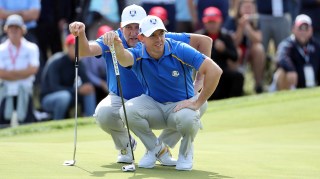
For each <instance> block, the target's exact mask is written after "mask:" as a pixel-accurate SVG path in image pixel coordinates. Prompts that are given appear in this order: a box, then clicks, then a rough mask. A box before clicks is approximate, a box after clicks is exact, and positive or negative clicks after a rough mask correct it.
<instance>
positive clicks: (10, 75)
mask: <svg viewBox="0 0 320 179" xmlns="http://www.w3.org/2000/svg"><path fill="white" fill-rule="evenodd" d="M37 71H38V67H35V66H29V67H28V68H27V69H23V70H10V71H7V70H0V78H2V79H4V80H8V81H15V80H21V79H25V78H28V77H29V76H31V75H34V74H36V73H37Z"/></svg>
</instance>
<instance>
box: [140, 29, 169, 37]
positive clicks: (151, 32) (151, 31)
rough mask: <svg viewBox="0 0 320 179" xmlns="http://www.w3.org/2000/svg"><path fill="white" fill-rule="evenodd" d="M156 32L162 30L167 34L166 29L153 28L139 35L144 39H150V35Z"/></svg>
mask: <svg viewBox="0 0 320 179" xmlns="http://www.w3.org/2000/svg"><path fill="white" fill-rule="evenodd" d="M156 30H164V31H165V32H168V31H167V29H166V28H159V27H154V28H151V29H149V30H147V31H146V32H144V33H141V34H143V35H144V36H146V37H150V35H152V34H153V32H155V31H156Z"/></svg>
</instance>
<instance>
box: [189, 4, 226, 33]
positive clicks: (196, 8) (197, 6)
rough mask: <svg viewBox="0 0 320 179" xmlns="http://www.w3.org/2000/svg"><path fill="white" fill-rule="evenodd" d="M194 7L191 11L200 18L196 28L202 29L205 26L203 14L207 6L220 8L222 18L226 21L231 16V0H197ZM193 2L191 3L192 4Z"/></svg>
mask: <svg viewBox="0 0 320 179" xmlns="http://www.w3.org/2000/svg"><path fill="white" fill-rule="evenodd" d="M189 1H194V0H189ZM195 2H196V3H195V4H194V8H191V9H193V10H192V11H193V12H191V14H192V15H193V16H196V17H197V18H198V20H197V21H198V22H199V23H198V25H197V26H196V27H195V28H196V29H201V28H203V23H202V16H203V12H204V9H206V8H207V7H216V8H218V9H219V10H220V11H221V13H222V18H223V20H224V21H226V20H227V19H228V18H229V0H214V1H213V0H195ZM191 4H192V2H191V3H190V4H189V5H191Z"/></svg>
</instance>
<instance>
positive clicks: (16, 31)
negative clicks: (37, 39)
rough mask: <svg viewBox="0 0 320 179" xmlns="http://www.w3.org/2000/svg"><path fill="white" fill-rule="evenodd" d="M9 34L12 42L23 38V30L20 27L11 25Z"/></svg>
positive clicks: (8, 30)
mask: <svg viewBox="0 0 320 179" xmlns="http://www.w3.org/2000/svg"><path fill="white" fill-rule="evenodd" d="M7 34H8V37H9V39H10V40H20V39H21V38H22V37H23V30H22V29H21V27H19V26H16V25H10V26H8V29H7Z"/></svg>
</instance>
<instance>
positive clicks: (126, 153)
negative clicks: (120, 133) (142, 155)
mask: <svg viewBox="0 0 320 179" xmlns="http://www.w3.org/2000/svg"><path fill="white" fill-rule="evenodd" d="M130 138H131V146H132V150H135V149H136V147H137V142H136V140H134V138H133V137H130ZM117 163H132V154H131V147H129V144H128V145H127V147H126V148H125V149H121V150H119V154H118V160H117Z"/></svg>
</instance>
